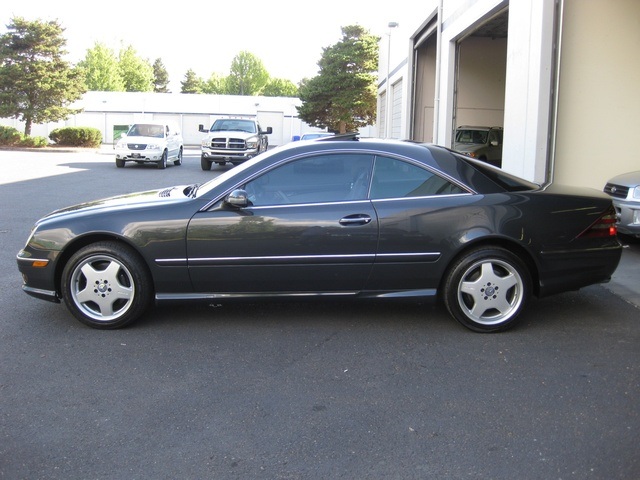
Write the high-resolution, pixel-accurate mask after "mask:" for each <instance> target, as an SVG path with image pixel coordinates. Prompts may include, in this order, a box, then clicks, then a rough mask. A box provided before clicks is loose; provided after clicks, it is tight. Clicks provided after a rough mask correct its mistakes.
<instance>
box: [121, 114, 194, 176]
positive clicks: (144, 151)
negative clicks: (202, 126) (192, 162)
mask: <svg viewBox="0 0 640 480" xmlns="http://www.w3.org/2000/svg"><path fill="white" fill-rule="evenodd" d="M115 150H116V167H118V168H122V167H124V165H125V163H126V162H136V163H155V164H156V165H157V166H158V168H162V169H164V168H167V162H169V161H172V162H173V164H174V165H181V164H182V153H183V150H184V141H183V139H182V134H181V133H180V130H178V128H176V127H175V126H173V125H171V124H168V123H154V122H148V123H135V124H133V125H131V127H130V128H129V130H128V131H127V133H126V135H123V137H122V138H121V139H120V140H118V143H117V144H116V147H115Z"/></svg>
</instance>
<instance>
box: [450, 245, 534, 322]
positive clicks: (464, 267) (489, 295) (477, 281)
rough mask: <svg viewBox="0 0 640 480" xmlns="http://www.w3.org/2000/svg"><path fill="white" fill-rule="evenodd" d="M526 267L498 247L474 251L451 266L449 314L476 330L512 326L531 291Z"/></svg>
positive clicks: (516, 258)
mask: <svg viewBox="0 0 640 480" xmlns="http://www.w3.org/2000/svg"><path fill="white" fill-rule="evenodd" d="M530 278H531V276H530V274H529V271H528V269H527V266H526V265H525V264H524V263H523V262H522V261H521V260H520V259H519V258H518V257H517V256H515V255H514V254H513V253H511V252H510V251H508V250H505V249H503V248H498V247H483V248H477V249H475V250H472V251H470V252H468V253H467V254H465V255H464V256H462V257H461V258H459V259H458V260H457V261H456V262H455V263H454V264H453V265H452V267H451V268H450V270H449V273H448V274H447V277H446V279H445V284H444V302H445V305H446V307H447V310H449V313H450V314H451V315H452V316H453V317H454V318H455V319H456V320H458V322H460V323H461V324H462V325H464V326H465V327H467V328H469V329H471V330H474V331H476V332H499V331H503V330H506V329H508V328H510V327H512V326H513V325H514V323H515V321H516V319H517V317H518V315H519V314H520V312H521V311H522V309H523V308H524V305H525V303H526V300H527V298H528V296H529V293H530V290H531V279H530Z"/></svg>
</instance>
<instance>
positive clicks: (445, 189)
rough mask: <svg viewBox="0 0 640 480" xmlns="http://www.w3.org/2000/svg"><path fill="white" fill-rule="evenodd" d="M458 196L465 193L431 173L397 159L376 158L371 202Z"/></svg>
mask: <svg viewBox="0 0 640 480" xmlns="http://www.w3.org/2000/svg"><path fill="white" fill-rule="evenodd" d="M458 193H464V190H462V188H460V187H458V186H457V185H455V184H453V183H451V182H450V181H448V180H446V179H445V178H442V177H440V176H438V175H436V174H435V173H433V172H430V171H429V170H426V169H424V168H421V167H418V166H417V165H413V164H411V163H408V162H404V161H402V160H397V159H394V158H387V157H377V158H376V162H375V167H374V170H373V182H372V184H371V199H372V200H376V199H384V198H407V197H426V196H433V195H452V194H458Z"/></svg>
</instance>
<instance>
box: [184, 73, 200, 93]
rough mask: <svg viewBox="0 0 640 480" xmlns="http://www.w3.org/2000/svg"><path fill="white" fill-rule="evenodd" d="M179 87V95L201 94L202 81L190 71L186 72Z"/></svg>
mask: <svg viewBox="0 0 640 480" xmlns="http://www.w3.org/2000/svg"><path fill="white" fill-rule="evenodd" d="M180 85H181V86H182V88H181V90H180V92H181V93H202V92H203V90H204V88H203V86H204V81H203V80H202V78H200V77H198V76H197V75H196V72H194V71H193V70H191V69H189V70H187V73H186V74H185V75H184V81H183V82H180Z"/></svg>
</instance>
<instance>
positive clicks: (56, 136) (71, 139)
mask: <svg viewBox="0 0 640 480" xmlns="http://www.w3.org/2000/svg"><path fill="white" fill-rule="evenodd" d="M49 138H50V139H51V140H52V141H54V142H55V143H56V144H57V145H62V146H65V147H90V148H96V147H99V146H100V144H101V143H102V133H101V132H100V130H98V129H97V128H89V127H63V128H56V129H55V130H53V131H52V132H51V133H50V134H49Z"/></svg>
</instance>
